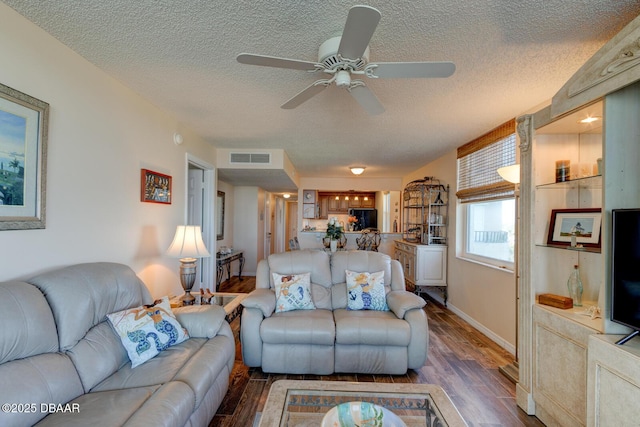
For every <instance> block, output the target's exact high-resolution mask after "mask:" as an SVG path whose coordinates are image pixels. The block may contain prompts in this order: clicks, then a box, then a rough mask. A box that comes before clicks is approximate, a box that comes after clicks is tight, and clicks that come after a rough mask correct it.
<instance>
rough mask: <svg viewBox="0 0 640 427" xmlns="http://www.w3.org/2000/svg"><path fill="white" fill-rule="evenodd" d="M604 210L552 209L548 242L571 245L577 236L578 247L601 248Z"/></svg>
mask: <svg viewBox="0 0 640 427" xmlns="http://www.w3.org/2000/svg"><path fill="white" fill-rule="evenodd" d="M601 223H602V210H601V209H600V208H590V209H554V210H552V211H551V220H550V222H549V235H548V236H547V244H548V245H554V246H570V245H571V237H572V236H575V238H576V244H577V245H578V247H584V248H600V229H601Z"/></svg>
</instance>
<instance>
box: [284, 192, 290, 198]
mask: <svg viewBox="0 0 640 427" xmlns="http://www.w3.org/2000/svg"><path fill="white" fill-rule="evenodd" d="M282 197H284V198H285V199H288V198H289V197H291V194H289V193H284V194H283V195H282Z"/></svg>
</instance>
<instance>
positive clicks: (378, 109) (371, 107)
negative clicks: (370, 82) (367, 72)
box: [349, 85, 384, 116]
mask: <svg viewBox="0 0 640 427" xmlns="http://www.w3.org/2000/svg"><path fill="white" fill-rule="evenodd" d="M349 92H350V93H351V95H352V96H353V97H354V98H355V99H356V101H358V104H360V106H361V107H362V108H364V109H365V111H366V112H367V113H369V114H370V115H372V116H375V115H376V114H381V113H384V107H383V106H382V104H381V103H380V101H379V100H378V97H377V96H376V95H375V94H374V93H373V92H372V91H371V89H369V88H368V87H367V86H365V85H359V86H354V87H352V88H351V89H349Z"/></svg>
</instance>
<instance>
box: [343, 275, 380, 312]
mask: <svg viewBox="0 0 640 427" xmlns="http://www.w3.org/2000/svg"><path fill="white" fill-rule="evenodd" d="M345 272H346V274H347V309H348V310H379V311H387V310H389V307H388V306H387V295H386V293H385V290H384V271H378V272H376V273H356V272H355V271H350V270H346V271H345Z"/></svg>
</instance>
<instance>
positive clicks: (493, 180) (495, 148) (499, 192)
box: [456, 119, 516, 203]
mask: <svg viewBox="0 0 640 427" xmlns="http://www.w3.org/2000/svg"><path fill="white" fill-rule="evenodd" d="M515 131H516V122H515V119H513V120H509V121H508V122H506V123H504V124H502V125H500V126H498V127H497V128H495V129H493V130H492V131H490V132H488V133H486V134H484V135H482V136H481V137H480V138H476V139H474V140H473V141H470V142H468V143H467V144H465V145H463V146H461V147H458V191H457V193H456V196H457V197H458V199H459V200H460V201H461V202H462V203H468V202H477V201H485V200H496V199H505V198H509V197H514V195H515V186H514V184H512V183H510V182H507V181H505V180H504V179H502V177H501V176H500V175H499V174H498V172H497V170H498V168H501V167H503V166H510V165H513V164H515V162H516V134H515Z"/></svg>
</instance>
